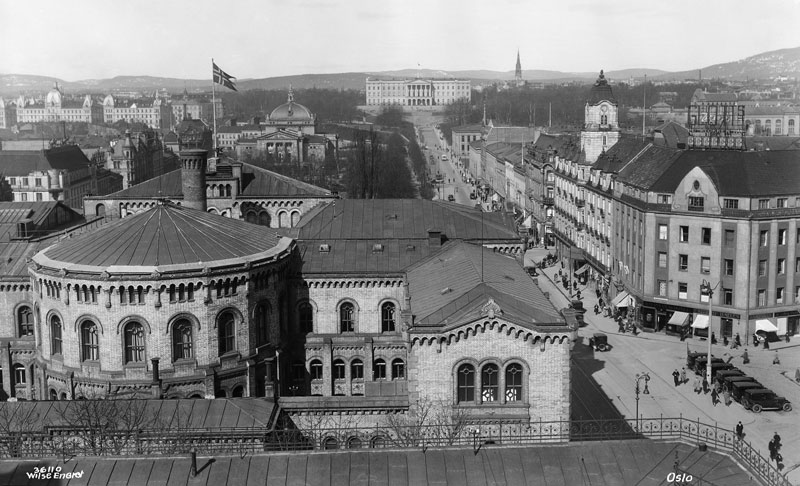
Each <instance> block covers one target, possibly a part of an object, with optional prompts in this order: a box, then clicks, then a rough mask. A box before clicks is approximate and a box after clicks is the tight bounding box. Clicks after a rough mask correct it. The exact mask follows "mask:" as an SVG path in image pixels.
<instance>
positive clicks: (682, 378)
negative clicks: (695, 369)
mask: <svg viewBox="0 0 800 486" xmlns="http://www.w3.org/2000/svg"><path fill="white" fill-rule="evenodd" d="M688 381H689V380H687V379H686V367H685V366H684V367H683V368H681V383H686V382H688Z"/></svg>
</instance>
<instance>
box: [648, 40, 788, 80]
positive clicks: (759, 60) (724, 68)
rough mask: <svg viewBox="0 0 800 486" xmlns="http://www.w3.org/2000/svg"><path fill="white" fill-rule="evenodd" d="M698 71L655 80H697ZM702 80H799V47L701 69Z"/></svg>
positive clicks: (672, 74)
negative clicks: (781, 78) (784, 78)
mask: <svg viewBox="0 0 800 486" xmlns="http://www.w3.org/2000/svg"><path fill="white" fill-rule="evenodd" d="M698 75H699V73H698V70H697V69H695V70H692V71H681V72H676V73H668V74H663V75H661V76H659V77H658V78H657V79H665V80H667V79H697V77H698ZM702 75H703V79H712V78H719V79H726V80H736V81H746V80H748V79H751V80H762V81H767V80H770V79H774V78H776V77H778V76H788V77H796V78H800V47H793V48H791V49H779V50H777V51H770V52H763V53H761V54H756V55H755V56H750V57H747V58H745V59H740V60H738V61H733V62H726V63H722V64H714V65H713V66H706V67H704V68H702Z"/></svg>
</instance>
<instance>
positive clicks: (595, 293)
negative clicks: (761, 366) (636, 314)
mask: <svg viewBox="0 0 800 486" xmlns="http://www.w3.org/2000/svg"><path fill="white" fill-rule="evenodd" d="M594 295H596V296H597V299H598V302H602V301H603V299H601V298H600V289H594ZM786 337H787V338H788V337H789V334H788V333H787V334H786Z"/></svg>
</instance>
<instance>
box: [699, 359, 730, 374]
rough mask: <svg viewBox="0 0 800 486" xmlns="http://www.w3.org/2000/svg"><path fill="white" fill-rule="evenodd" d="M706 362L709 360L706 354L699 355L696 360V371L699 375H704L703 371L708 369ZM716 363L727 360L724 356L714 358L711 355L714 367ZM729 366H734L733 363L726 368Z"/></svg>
mask: <svg viewBox="0 0 800 486" xmlns="http://www.w3.org/2000/svg"><path fill="white" fill-rule="evenodd" d="M706 362H708V359H707V358H706V357H705V356H702V357H699V358H697V359H696V360H694V372H695V373H696V374H698V375H702V374H703V372H704V371H705V370H706ZM714 363H725V361H724V360H723V359H722V358H714V357H713V356H712V357H711V366H712V367H713V366H714ZM729 368H733V365H731V366H729V367H728V368H726V369H729Z"/></svg>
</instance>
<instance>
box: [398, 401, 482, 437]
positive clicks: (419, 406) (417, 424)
mask: <svg viewBox="0 0 800 486" xmlns="http://www.w3.org/2000/svg"><path fill="white" fill-rule="evenodd" d="M384 422H385V427H386V428H387V429H388V431H389V435H390V436H391V439H392V440H393V441H394V442H395V443H396V445H398V446H400V447H427V446H429V445H440V446H449V445H453V444H455V443H456V442H457V441H458V439H459V438H461V437H462V434H464V433H465V432H466V427H467V425H469V415H468V412H467V411H466V410H465V409H463V408H460V407H453V406H452V404H451V403H450V402H448V401H446V400H431V399H428V398H423V399H420V400H417V401H416V402H414V403H412V404H411V405H410V406H409V408H408V412H406V413H405V414H393V415H388V416H387V417H386V419H385V421H384Z"/></svg>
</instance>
